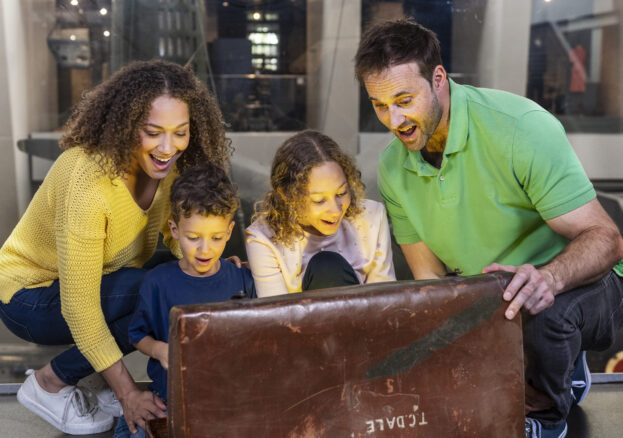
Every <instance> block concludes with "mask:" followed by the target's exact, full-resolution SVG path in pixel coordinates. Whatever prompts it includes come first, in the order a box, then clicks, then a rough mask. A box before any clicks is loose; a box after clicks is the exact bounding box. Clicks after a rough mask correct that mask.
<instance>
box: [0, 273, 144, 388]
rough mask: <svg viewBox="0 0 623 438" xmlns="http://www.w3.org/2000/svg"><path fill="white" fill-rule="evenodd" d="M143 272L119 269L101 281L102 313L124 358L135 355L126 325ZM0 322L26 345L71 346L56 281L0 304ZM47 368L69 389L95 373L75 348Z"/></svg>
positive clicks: (71, 340) (60, 355) (63, 353)
mask: <svg viewBox="0 0 623 438" xmlns="http://www.w3.org/2000/svg"><path fill="white" fill-rule="evenodd" d="M146 272H147V271H146V270H145V269H138V268H122V269H119V270H118V271H116V272H113V273H111V274H108V275H104V276H103V277H102V283H101V292H100V294H101V304H102V311H103V313H104V318H105V319H106V323H107V324H108V327H109V328H110V332H111V333H112V335H113V336H114V338H115V341H117V345H119V348H120V349H121V351H122V352H123V354H124V355H125V354H128V353H130V352H132V351H134V346H133V345H132V344H130V342H129V339H128V325H129V323H130V319H131V317H132V313H133V312H134V309H135V307H136V303H137V299H138V291H139V287H140V285H141V282H142V281H143V276H144V275H145V273H146ZM0 319H2V321H3V322H4V324H5V325H6V326H7V328H8V329H9V330H10V331H11V332H13V334H15V335H16V336H18V337H20V338H22V339H24V340H26V341H29V342H34V343H36V344H41V345H66V344H73V343H74V340H73V337H72V336H71V332H70V330H69V327H68V326H67V323H66V322H65V318H63V315H62V314H61V299H60V285H59V281H58V280H56V281H54V283H52V285H51V286H49V287H39V288H35V289H22V290H20V291H18V292H17V293H16V294H15V295H13V298H11V301H10V302H9V303H8V304H4V303H1V302H0ZM50 364H51V366H52V369H53V370H54V372H55V373H56V375H57V376H58V377H59V378H60V379H61V380H62V381H63V382H65V383H67V384H68V385H75V384H76V383H78V381H79V380H80V379H82V378H83V377H86V376H88V375H90V374H92V373H93V372H94V371H95V370H94V369H93V367H91V365H90V364H89V362H88V361H87V360H86V358H85V357H84V356H83V355H82V353H80V351H79V350H78V348H77V347H76V346H75V345H74V346H73V347H70V348H69V349H68V350H65V351H64V352H62V353H60V354H59V355H58V356H56V357H55V358H54V359H52V361H51V362H50Z"/></svg>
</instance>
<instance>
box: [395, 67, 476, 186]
mask: <svg viewBox="0 0 623 438" xmlns="http://www.w3.org/2000/svg"><path fill="white" fill-rule="evenodd" d="M448 82H449V84H450V128H449V130H448V139H447V140H446V148H445V149H444V151H443V155H444V158H443V161H442V164H441V166H442V168H443V166H444V164H445V162H446V161H447V160H446V157H447V156H448V155H452V154H455V153H457V152H459V151H461V150H463V149H464V148H465V146H466V144H467V137H468V129H467V126H468V113H467V98H466V96H465V90H464V89H463V86H462V85H459V84H457V83H456V82H454V81H453V80H452V79H450V78H448ZM403 147H404V146H403ZM403 165H404V167H405V169H408V170H411V171H413V172H415V173H417V174H418V175H421V176H434V175H437V174H438V173H439V170H440V169H437V168H436V167H434V166H432V165H431V164H430V163H428V162H427V161H426V160H425V159H424V158H423V157H422V154H421V153H420V151H413V152H408V153H407V155H406V157H405V161H404V164H403Z"/></svg>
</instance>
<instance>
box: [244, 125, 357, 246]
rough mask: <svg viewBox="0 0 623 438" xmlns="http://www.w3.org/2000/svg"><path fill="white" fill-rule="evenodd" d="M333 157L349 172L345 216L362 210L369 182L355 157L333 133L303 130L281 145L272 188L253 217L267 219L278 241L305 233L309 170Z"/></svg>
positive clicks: (353, 214) (272, 175)
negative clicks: (303, 215)
mask: <svg viewBox="0 0 623 438" xmlns="http://www.w3.org/2000/svg"><path fill="white" fill-rule="evenodd" d="M330 161H334V162H336V163H337V164H339V165H340V167H341V168H342V170H343V171H344V175H345V176H346V182H347V185H348V190H349V192H350V197H351V202H350V206H349V207H348V209H347V210H346V214H345V217H346V218H351V217H354V216H356V215H357V214H359V213H360V212H361V207H360V203H361V199H362V198H363V195H364V190H365V186H364V184H363V182H362V181H361V172H360V171H359V170H358V169H357V167H356V166H355V164H354V163H353V161H352V159H351V158H350V157H349V156H348V155H347V154H346V153H345V152H343V151H342V150H341V149H340V147H339V146H338V145H337V143H336V142H335V141H333V140H332V139H331V138H330V137H328V136H326V135H324V134H322V133H320V132H318V131H313V130H306V131H302V132H300V133H298V134H296V135H294V136H292V137H290V138H289V139H287V140H286V141H285V142H284V143H283V144H282V145H281V146H280V147H279V149H277V152H276V153H275V158H274V159H273V164H272V168H271V172H270V185H271V188H272V189H271V190H270V191H269V192H268V193H267V194H266V196H265V197H264V199H263V200H262V201H259V202H257V203H256V204H255V214H254V215H253V220H264V221H266V223H267V224H268V225H269V226H270V228H271V229H272V230H273V232H274V234H275V236H274V237H273V240H274V241H275V242H278V243H282V244H284V245H288V246H290V245H292V244H293V242H294V241H295V239H297V238H301V237H302V236H303V229H302V228H301V226H300V225H299V218H300V215H301V213H302V211H303V209H304V207H305V200H306V197H307V195H308V193H307V187H308V183H309V173H310V171H311V170H312V169H313V168H314V167H316V166H318V165H320V164H322V163H325V162H330Z"/></svg>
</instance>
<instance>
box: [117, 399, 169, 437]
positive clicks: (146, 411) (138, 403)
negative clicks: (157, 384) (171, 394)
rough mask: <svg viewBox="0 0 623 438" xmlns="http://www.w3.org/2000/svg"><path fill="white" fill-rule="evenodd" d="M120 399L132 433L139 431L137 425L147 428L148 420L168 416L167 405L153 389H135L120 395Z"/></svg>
mask: <svg viewBox="0 0 623 438" xmlns="http://www.w3.org/2000/svg"><path fill="white" fill-rule="evenodd" d="M119 401H120V402H121V406H122V407H123V416H124V417H125V421H126V423H128V428H129V429H130V432H132V434H135V433H136V432H138V430H137V429H136V427H137V426H138V427H141V428H143V429H145V426H146V424H147V420H152V419H154V418H163V417H166V413H165V410H166V408H167V407H166V405H165V404H164V403H163V401H162V400H161V399H160V398H159V397H158V396H156V395H155V394H154V393H153V392H151V391H140V390H138V389H134V390H132V391H130V392H128V393H127V394H125V395H124V396H123V397H120V398H119Z"/></svg>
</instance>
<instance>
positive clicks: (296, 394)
mask: <svg viewBox="0 0 623 438" xmlns="http://www.w3.org/2000/svg"><path fill="white" fill-rule="evenodd" d="M509 278H510V275H509V274H503V273H494V274H487V275H480V276H474V277H464V278H460V277H454V278H448V279H444V280H438V281H424V282H416V281H410V282H394V283H381V284H371V285H364V286H357V287H346V288H335V289H326V290H323V291H315V292H306V293H301V294H292V295H287V296H279V297H272V298H264V299H257V300H232V301H229V302H226V303H219V304H200V305H192V306H183V307H176V308H173V310H172V311H171V318H170V321H171V323H170V346H169V364H170V368H169V382H168V394H169V436H172V437H175V438H181V437H184V438H195V437H202V438H203V437H253V438H257V437H270V438H275V437H330V438H334V437H435V438H439V437H505V438H506V437H523V436H524V435H525V432H524V420H523V419H524V366H523V349H522V334H521V321H520V318H515V319H514V320H513V321H508V320H506V319H505V318H504V310H505V308H506V306H507V303H505V302H504V301H503V300H502V298H501V295H502V291H503V289H504V287H505V285H506V284H507V283H508V281H509Z"/></svg>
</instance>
